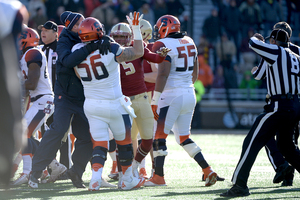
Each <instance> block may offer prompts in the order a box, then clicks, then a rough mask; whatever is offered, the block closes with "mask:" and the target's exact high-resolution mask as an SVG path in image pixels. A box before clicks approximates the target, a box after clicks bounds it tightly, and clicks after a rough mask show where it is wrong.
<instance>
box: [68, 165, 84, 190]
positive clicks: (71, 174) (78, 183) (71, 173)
mask: <svg viewBox="0 0 300 200" xmlns="http://www.w3.org/2000/svg"><path fill="white" fill-rule="evenodd" d="M66 174H67V176H68V177H69V178H70V179H71V181H72V183H73V185H74V186H75V187H77V188H86V187H85V185H84V184H83V181H82V179H81V178H80V177H79V175H78V174H77V173H76V172H74V171H73V170H72V168H71V169H69V170H68V171H67V172H66Z"/></svg>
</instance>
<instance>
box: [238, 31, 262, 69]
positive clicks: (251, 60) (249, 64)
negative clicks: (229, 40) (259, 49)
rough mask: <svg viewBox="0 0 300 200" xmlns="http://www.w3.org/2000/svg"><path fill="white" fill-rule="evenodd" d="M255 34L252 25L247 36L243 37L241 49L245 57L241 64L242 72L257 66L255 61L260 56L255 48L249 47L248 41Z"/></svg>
mask: <svg viewBox="0 0 300 200" xmlns="http://www.w3.org/2000/svg"><path fill="white" fill-rule="evenodd" d="M253 35H254V29H253V28H252V27H250V28H248V35H247V37H245V38H243V39H242V42H241V46H240V51H241V55H242V59H243V63H242V64H241V65H240V69H239V72H240V74H244V73H245V72H246V71H251V69H252V68H253V67H254V66H255V62H256V61H257V59H258V57H257V55H256V54H255V53H254V51H253V50H251V49H250V48H249V44H248V41H249V39H250V38H251V37H252V36H253Z"/></svg>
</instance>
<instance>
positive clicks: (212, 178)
mask: <svg viewBox="0 0 300 200" xmlns="http://www.w3.org/2000/svg"><path fill="white" fill-rule="evenodd" d="M202 171H203V173H204V180H205V186H211V185H214V184H215V183H216V182H217V176H218V175H217V173H216V172H214V171H213V170H212V168H211V167H210V166H208V167H206V168H205V169H202Z"/></svg>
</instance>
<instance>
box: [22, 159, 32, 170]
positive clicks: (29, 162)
mask: <svg viewBox="0 0 300 200" xmlns="http://www.w3.org/2000/svg"><path fill="white" fill-rule="evenodd" d="M22 158H23V173H24V174H30V172H31V167H32V158H31V156H30V155H23V156H22Z"/></svg>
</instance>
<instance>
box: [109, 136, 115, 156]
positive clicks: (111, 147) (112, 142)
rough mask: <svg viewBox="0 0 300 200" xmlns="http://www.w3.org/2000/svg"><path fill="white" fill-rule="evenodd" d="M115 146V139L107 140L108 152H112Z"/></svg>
mask: <svg viewBox="0 0 300 200" xmlns="http://www.w3.org/2000/svg"><path fill="white" fill-rule="evenodd" d="M116 148H117V143H116V140H115V139H112V140H109V150H108V152H110V153H111V152H114V151H115V150H116Z"/></svg>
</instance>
